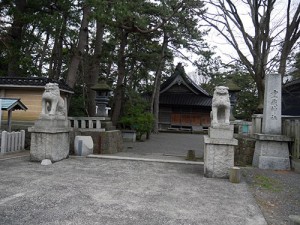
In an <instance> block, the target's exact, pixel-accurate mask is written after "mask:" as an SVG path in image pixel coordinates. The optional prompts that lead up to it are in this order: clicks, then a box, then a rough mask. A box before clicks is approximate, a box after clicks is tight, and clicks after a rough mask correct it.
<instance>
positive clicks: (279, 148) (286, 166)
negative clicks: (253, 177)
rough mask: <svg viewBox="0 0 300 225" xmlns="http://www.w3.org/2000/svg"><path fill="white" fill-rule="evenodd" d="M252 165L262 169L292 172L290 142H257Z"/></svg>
mask: <svg viewBox="0 0 300 225" xmlns="http://www.w3.org/2000/svg"><path fill="white" fill-rule="evenodd" d="M252 165H253V166H255V167H258V168H260V169H271V170H290V169H291V166H290V159H289V147H288V142H286V141H274V140H257V141H256V143H255V151H254V156H253V161H252Z"/></svg>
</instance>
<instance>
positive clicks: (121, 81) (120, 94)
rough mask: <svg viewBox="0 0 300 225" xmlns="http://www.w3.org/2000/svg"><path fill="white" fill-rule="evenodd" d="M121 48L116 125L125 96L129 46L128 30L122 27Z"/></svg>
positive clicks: (115, 101)
mask: <svg viewBox="0 0 300 225" xmlns="http://www.w3.org/2000/svg"><path fill="white" fill-rule="evenodd" d="M120 36H121V40H120V49H119V54H118V79H117V85H116V89H115V93H114V107H113V114H112V123H113V124H114V125H115V126H116V125H117V122H118V120H119V117H120V114H121V108H122V100H123V97H124V78H125V58H126V57H125V48H126V46H127V38H128V32H127V31H124V30H123V29H120Z"/></svg>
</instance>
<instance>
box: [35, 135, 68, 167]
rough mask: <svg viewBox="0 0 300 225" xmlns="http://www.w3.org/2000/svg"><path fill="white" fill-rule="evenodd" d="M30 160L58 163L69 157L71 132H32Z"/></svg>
mask: <svg viewBox="0 0 300 225" xmlns="http://www.w3.org/2000/svg"><path fill="white" fill-rule="evenodd" d="M31 132H32V133H31V144H30V159H31V160H32V161H39V162H41V161H42V160H43V159H49V160H51V161H52V162H57V161H60V160H62V159H65V158H67V157H68V156H69V132H68V131H67V132H60V133H42V132H33V131H31Z"/></svg>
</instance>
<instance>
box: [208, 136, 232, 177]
mask: <svg viewBox="0 0 300 225" xmlns="http://www.w3.org/2000/svg"><path fill="white" fill-rule="evenodd" d="M204 143H205V144H204V176H205V177H209V178H229V171H230V168H232V167H233V166H234V146H235V145H237V140H236V139H228V140H226V139H222V141H220V140H218V139H212V138H209V137H208V136H205V137H204Z"/></svg>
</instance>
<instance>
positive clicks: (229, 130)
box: [208, 125, 233, 139]
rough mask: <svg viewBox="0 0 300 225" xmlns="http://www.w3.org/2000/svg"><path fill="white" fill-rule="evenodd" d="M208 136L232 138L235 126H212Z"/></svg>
mask: <svg viewBox="0 0 300 225" xmlns="http://www.w3.org/2000/svg"><path fill="white" fill-rule="evenodd" d="M208 136H209V137H210V138H222V139H232V138H233V126H232V125H229V126H226V127H224V126H223V127H219V128H213V127H210V128H209V130H208Z"/></svg>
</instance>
